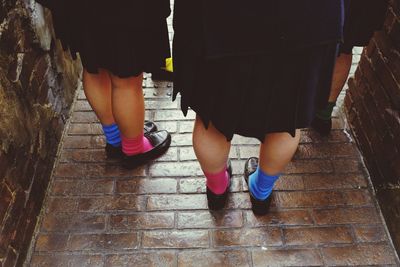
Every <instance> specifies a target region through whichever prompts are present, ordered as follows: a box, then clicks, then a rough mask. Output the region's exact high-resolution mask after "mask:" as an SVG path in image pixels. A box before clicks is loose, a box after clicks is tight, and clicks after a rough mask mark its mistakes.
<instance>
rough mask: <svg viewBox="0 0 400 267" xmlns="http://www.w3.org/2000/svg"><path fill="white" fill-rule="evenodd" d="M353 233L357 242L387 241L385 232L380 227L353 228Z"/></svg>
mask: <svg viewBox="0 0 400 267" xmlns="http://www.w3.org/2000/svg"><path fill="white" fill-rule="evenodd" d="M354 233H355V236H356V239H357V241H358V242H384V241H387V236H386V233H385V230H384V229H383V228H382V227H380V226H354Z"/></svg>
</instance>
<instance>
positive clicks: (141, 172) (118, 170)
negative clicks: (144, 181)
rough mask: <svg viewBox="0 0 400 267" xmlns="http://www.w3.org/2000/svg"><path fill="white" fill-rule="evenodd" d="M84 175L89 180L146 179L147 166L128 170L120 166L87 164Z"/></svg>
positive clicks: (84, 167) (84, 166)
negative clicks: (111, 178)
mask: <svg viewBox="0 0 400 267" xmlns="http://www.w3.org/2000/svg"><path fill="white" fill-rule="evenodd" d="M82 168H83V175H84V176H85V177H87V178H95V179H99V178H107V177H116V178H117V177H138V176H139V177H144V176H146V166H140V167H137V168H135V169H133V170H126V169H124V168H123V167H122V166H120V165H119V164H117V165H114V164H86V165H82Z"/></svg>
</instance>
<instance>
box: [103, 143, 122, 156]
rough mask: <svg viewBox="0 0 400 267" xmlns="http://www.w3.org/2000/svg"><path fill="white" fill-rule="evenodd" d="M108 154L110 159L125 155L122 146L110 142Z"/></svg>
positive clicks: (107, 145)
mask: <svg viewBox="0 0 400 267" xmlns="http://www.w3.org/2000/svg"><path fill="white" fill-rule="evenodd" d="M106 155H107V158H108V159H120V158H122V156H123V155H124V153H122V148H121V146H117V147H115V146H112V145H110V144H109V143H107V144H106Z"/></svg>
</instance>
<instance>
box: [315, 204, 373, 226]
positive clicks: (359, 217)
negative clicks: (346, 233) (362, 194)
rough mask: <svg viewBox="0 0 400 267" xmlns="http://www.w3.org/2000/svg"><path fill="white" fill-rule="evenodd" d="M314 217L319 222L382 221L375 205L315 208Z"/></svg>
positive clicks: (367, 222) (371, 222)
mask: <svg viewBox="0 0 400 267" xmlns="http://www.w3.org/2000/svg"><path fill="white" fill-rule="evenodd" d="M313 217H314V218H315V221H316V223H317V224H351V223H360V224H377V223H380V219H379V216H378V213H377V211H376V209H375V208H373V207H366V208H336V209H321V210H314V211H313Z"/></svg>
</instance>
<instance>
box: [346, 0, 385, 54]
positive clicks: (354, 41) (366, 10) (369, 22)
mask: <svg viewBox="0 0 400 267" xmlns="http://www.w3.org/2000/svg"><path fill="white" fill-rule="evenodd" d="M345 4H346V8H345V23H344V37H343V38H344V42H343V44H342V45H341V47H340V52H341V53H345V54H350V53H351V52H352V49H353V47H354V46H366V45H368V43H369V41H370V39H371V38H372V35H373V34H374V32H375V31H377V30H380V29H381V28H382V25H383V22H384V19H385V14H386V11H387V8H388V1H387V0H346V1H345Z"/></svg>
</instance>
